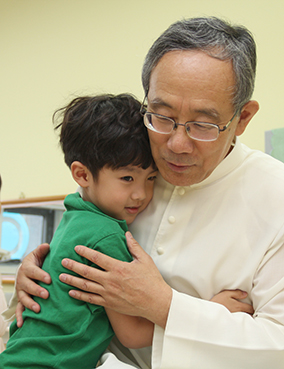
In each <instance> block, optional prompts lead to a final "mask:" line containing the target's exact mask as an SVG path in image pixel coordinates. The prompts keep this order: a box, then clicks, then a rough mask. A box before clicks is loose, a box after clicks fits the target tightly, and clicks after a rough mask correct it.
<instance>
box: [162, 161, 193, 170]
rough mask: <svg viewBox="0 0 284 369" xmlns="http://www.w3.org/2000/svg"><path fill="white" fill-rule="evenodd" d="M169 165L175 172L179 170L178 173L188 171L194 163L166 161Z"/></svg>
mask: <svg viewBox="0 0 284 369" xmlns="http://www.w3.org/2000/svg"><path fill="white" fill-rule="evenodd" d="M166 163H167V166H168V167H169V168H170V169H171V170H172V171H173V172H178V173H182V172H185V171H187V170H188V169H189V168H191V167H193V165H194V164H191V165H189V164H175V163H171V162H169V161H166Z"/></svg>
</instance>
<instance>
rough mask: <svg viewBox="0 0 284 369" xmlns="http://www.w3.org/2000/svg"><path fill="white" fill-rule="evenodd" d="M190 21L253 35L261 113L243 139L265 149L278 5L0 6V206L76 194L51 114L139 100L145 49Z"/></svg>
mask: <svg viewBox="0 0 284 369" xmlns="http://www.w3.org/2000/svg"><path fill="white" fill-rule="evenodd" d="M195 16H218V17H222V18H224V19H228V20H230V21H232V23H240V24H243V25H245V26H246V27H248V28H249V29H250V30H251V32H252V33H253V35H254V37H255V40H256V43H257V52H258V66H257V77H256V87H255V93H254V96H253V98H254V99H256V100H258V101H259V103H260V111H259V112H258V113H257V115H256V116H255V118H254V119H253V121H252V122H251V123H250V125H249V127H248V128H247V130H246V132H245V133H244V134H243V136H242V137H241V141H242V142H243V143H245V144H246V145H248V146H250V147H252V148H255V149H259V150H262V151H264V149H265V146H264V136H265V131H267V130H271V129H276V128H280V127H283V126H284V123H283V120H284V112H283V105H284V103H283V100H284V99H283V97H284V87H283V86H284V71H283V57H284V44H283V35H284V2H283V1H280V0H270V1H263V0H230V1H228V0H144V1H137V0H103V1H102V0H0V49H1V58H0V60H1V61H0V76H1V78H0V81H1V83H0V91H1V99H0V124H1V135H0V138H1V142H0V173H1V176H2V180H3V186H2V193H1V199H2V200H10V199H17V198H20V197H28V198H30V197H39V196H54V195H64V194H67V193H69V192H74V191H75V190H76V188H77V185H76V183H75V182H74V181H73V180H72V178H71V175H70V173H69V169H68V168H67V166H66V165H65V163H64V160H63V155H62V153H61V149H60V147H59V146H58V137H57V134H56V133H55V132H54V131H53V126H52V114H53V112H54V111H55V110H56V109H58V108H60V107H62V106H63V105H64V104H66V103H67V102H69V101H70V99H72V98H74V97H76V96H78V95H82V94H83V95H85V94H97V93H114V94H117V93H122V92H129V93H133V94H134V95H135V96H137V97H138V98H139V99H141V100H142V98H143V89H142V85H141V78H140V75H141V67H142V63H143V60H144V57H145V55H146V52H147V50H148V48H149V47H150V46H151V44H152V43H153V41H154V40H155V39H156V38H157V37H158V36H159V35H160V34H161V33H162V32H163V31H164V30H165V29H166V28H167V27H168V26H169V25H170V24H171V23H173V22H174V21H176V20H179V19H181V18H187V17H195Z"/></svg>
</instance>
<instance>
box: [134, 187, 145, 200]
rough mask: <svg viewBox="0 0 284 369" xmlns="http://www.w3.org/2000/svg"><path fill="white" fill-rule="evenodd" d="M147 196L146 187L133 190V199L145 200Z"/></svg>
mask: <svg viewBox="0 0 284 369" xmlns="http://www.w3.org/2000/svg"><path fill="white" fill-rule="evenodd" d="M145 198H146V191H145V189H144V188H142V187H139V188H137V189H136V190H135V191H133V192H132V199H133V200H140V201H141V200H145Z"/></svg>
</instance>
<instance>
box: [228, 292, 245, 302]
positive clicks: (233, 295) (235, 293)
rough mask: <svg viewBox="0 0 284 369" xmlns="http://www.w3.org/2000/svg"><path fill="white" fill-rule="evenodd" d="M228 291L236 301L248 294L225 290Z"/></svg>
mask: <svg viewBox="0 0 284 369" xmlns="http://www.w3.org/2000/svg"><path fill="white" fill-rule="evenodd" d="M227 291H230V293H231V297H232V298H234V299H236V300H243V299H245V298H246V297H247V295H248V293H247V292H245V291H242V290H227Z"/></svg>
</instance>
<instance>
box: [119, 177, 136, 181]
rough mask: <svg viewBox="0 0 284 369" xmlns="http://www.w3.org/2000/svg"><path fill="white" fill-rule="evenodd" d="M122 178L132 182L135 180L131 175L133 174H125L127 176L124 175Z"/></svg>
mask: <svg viewBox="0 0 284 369" xmlns="http://www.w3.org/2000/svg"><path fill="white" fill-rule="evenodd" d="M121 179H122V180H123V181H126V182H132V181H133V177H131V176H125V177H122V178H121Z"/></svg>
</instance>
